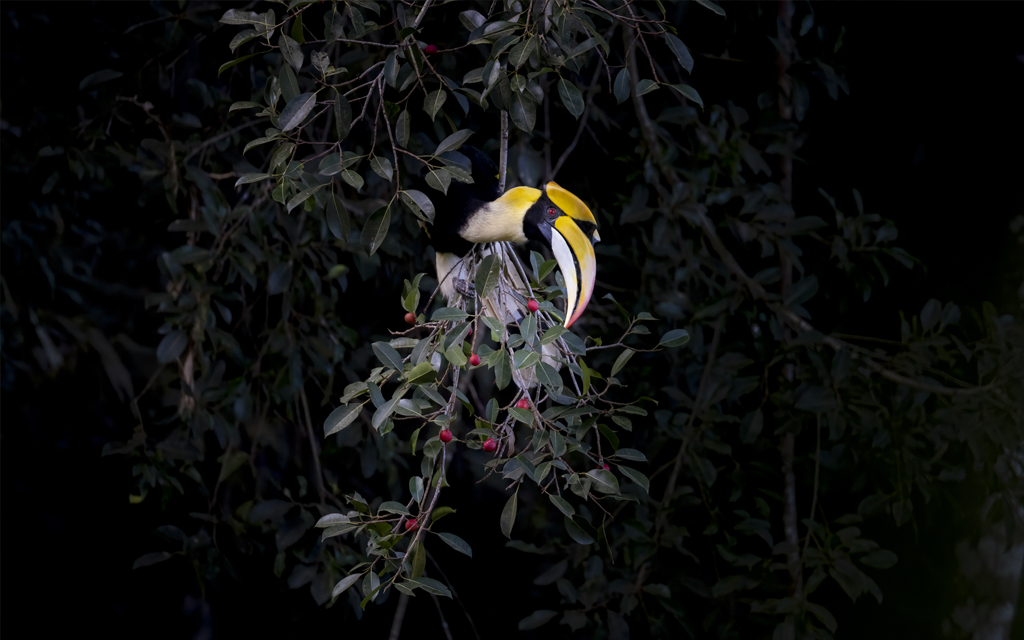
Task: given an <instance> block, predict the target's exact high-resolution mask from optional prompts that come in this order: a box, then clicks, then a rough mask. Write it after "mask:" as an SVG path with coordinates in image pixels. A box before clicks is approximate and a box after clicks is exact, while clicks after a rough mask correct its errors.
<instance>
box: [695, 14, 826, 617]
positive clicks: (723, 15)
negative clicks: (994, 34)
mask: <svg viewBox="0 0 1024 640" xmlns="http://www.w3.org/2000/svg"><path fill="white" fill-rule="evenodd" d="M697 4H699V5H700V6H702V7H706V8H708V9H711V10H712V11H714V12H715V13H717V14H718V15H720V16H722V17H723V18H724V17H725V9H723V8H722V7H720V6H718V5H717V4H715V3H714V2H711V0H697ZM800 35H803V34H800ZM833 631H835V629H833Z"/></svg>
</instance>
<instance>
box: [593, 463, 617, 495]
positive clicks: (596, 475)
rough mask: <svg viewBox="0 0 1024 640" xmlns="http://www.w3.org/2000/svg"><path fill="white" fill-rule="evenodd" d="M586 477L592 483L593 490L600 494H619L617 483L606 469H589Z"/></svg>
mask: <svg viewBox="0 0 1024 640" xmlns="http://www.w3.org/2000/svg"><path fill="white" fill-rule="evenodd" d="M587 475H588V476H590V477H591V479H593V481H594V488H595V489H597V490H598V491H600V492H601V493H619V481H618V480H616V479H615V476H614V475H613V474H612V472H611V471H608V470H607V469H591V470H590V471H588V472H587Z"/></svg>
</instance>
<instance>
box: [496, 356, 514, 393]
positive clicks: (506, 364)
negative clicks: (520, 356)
mask: <svg viewBox="0 0 1024 640" xmlns="http://www.w3.org/2000/svg"><path fill="white" fill-rule="evenodd" d="M511 381H512V364H511V362H510V360H509V357H508V352H507V351H505V349H504V348H502V349H501V350H500V351H498V355H497V362H495V363H494V383H495V384H496V385H498V389H504V388H505V387H507V386H508V383H509V382H511Z"/></svg>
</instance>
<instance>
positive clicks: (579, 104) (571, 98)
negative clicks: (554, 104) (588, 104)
mask: <svg viewBox="0 0 1024 640" xmlns="http://www.w3.org/2000/svg"><path fill="white" fill-rule="evenodd" d="M558 95H559V97H561V98H562V104H564V105H565V108H566V109H568V110H569V113H571V114H572V115H573V117H575V118H576V119H577V120H579V119H580V116H581V115H583V94H582V93H580V90H579V89H577V88H576V85H575V84H573V83H571V82H569V81H568V80H566V79H565V78H562V79H561V80H559V81H558Z"/></svg>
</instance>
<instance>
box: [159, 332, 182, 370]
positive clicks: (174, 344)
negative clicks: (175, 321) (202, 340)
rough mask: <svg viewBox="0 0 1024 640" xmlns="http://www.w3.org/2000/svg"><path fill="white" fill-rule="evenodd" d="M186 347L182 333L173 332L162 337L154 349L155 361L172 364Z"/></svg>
mask: <svg viewBox="0 0 1024 640" xmlns="http://www.w3.org/2000/svg"><path fill="white" fill-rule="evenodd" d="M187 346H188V336H186V335H185V332H184V331H180V330H174V331H172V332H170V333H168V334H167V335H166V336H164V337H163V340H161V341H160V344H159V345H158V346H157V348H156V359H157V360H159V361H160V362H163V363H168V362H174V361H175V360H177V359H178V356H180V355H181V354H182V353H183V352H184V351H185V347H187Z"/></svg>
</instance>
